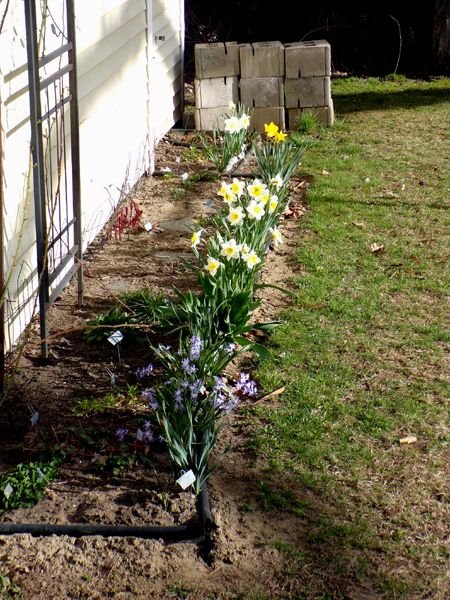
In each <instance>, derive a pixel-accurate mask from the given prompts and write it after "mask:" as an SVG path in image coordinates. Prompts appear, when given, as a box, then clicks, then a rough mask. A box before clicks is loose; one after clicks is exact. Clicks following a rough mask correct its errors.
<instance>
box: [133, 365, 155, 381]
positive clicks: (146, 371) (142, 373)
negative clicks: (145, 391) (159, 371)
mask: <svg viewBox="0 0 450 600" xmlns="http://www.w3.org/2000/svg"><path fill="white" fill-rule="evenodd" d="M152 372H153V365H152V363H149V364H148V365H147V366H146V367H140V368H139V369H136V371H135V372H134V374H135V375H136V378H137V379H143V378H144V377H148V376H149V375H150V374H151V373H152Z"/></svg>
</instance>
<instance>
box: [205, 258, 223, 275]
mask: <svg viewBox="0 0 450 600" xmlns="http://www.w3.org/2000/svg"><path fill="white" fill-rule="evenodd" d="M222 266H223V265H222V263H221V262H220V261H219V260H216V259H215V258H213V257H212V256H208V260H207V262H206V265H205V270H206V271H208V273H209V274H210V275H212V276H213V277H214V275H215V274H216V273H217V271H218V270H219V268H220V267H222Z"/></svg>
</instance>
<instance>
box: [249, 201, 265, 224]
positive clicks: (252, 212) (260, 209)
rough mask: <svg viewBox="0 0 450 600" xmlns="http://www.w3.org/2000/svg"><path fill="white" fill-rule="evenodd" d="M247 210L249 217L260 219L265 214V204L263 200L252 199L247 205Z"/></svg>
mask: <svg viewBox="0 0 450 600" xmlns="http://www.w3.org/2000/svg"><path fill="white" fill-rule="evenodd" d="M247 212H248V217H249V219H256V220H257V221H259V220H260V219H262V217H263V216H264V212H265V211H264V204H263V203H262V202H256V200H252V201H251V202H250V204H249V205H248V206H247Z"/></svg>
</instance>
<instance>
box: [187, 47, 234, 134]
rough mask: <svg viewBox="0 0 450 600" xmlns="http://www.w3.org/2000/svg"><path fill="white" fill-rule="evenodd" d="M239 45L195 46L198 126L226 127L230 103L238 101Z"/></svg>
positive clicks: (196, 117) (208, 128)
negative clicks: (226, 116)
mask: <svg viewBox="0 0 450 600" xmlns="http://www.w3.org/2000/svg"><path fill="white" fill-rule="evenodd" d="M239 72H240V63H239V46H238V44H237V43H236V42H226V43H220V42H217V43H212V44H196V46H195V75H196V77H195V80H194V92H195V127H196V128H197V129H201V130H212V129H214V128H215V127H218V128H223V125H224V123H223V121H224V115H225V114H227V113H229V105H230V102H234V103H235V104H236V103H237V102H238V100H239V87H238V78H239Z"/></svg>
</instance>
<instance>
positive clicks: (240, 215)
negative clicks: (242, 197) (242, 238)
mask: <svg viewBox="0 0 450 600" xmlns="http://www.w3.org/2000/svg"><path fill="white" fill-rule="evenodd" d="M227 219H228V221H229V222H230V223H231V224H232V225H240V223H242V221H243V219H244V211H243V210H242V208H241V207H240V206H235V207H233V208H231V207H230V212H229V213H228V216H227Z"/></svg>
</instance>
